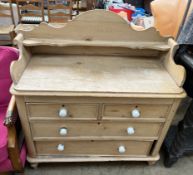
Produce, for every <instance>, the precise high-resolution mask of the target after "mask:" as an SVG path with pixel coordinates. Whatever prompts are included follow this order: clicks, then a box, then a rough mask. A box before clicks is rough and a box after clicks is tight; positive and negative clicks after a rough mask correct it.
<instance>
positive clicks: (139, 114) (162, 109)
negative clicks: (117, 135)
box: [102, 104, 170, 118]
mask: <svg viewBox="0 0 193 175" xmlns="http://www.w3.org/2000/svg"><path fill="white" fill-rule="evenodd" d="M169 109H170V106H169V105H153V104H149V105H148V104H147V105H146V104H141V105H140V104H139V105H130V104H104V105H103V111H102V116H103V118H111V117H119V118H165V117H166V115H167V113H168V112H169Z"/></svg>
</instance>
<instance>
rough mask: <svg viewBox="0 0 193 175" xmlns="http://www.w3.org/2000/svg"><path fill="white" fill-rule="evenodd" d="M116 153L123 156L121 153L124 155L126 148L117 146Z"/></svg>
mask: <svg viewBox="0 0 193 175" xmlns="http://www.w3.org/2000/svg"><path fill="white" fill-rule="evenodd" d="M118 151H119V153H121V154H123V153H125V151H126V148H125V147H124V146H122V145H121V146H119V148H118Z"/></svg>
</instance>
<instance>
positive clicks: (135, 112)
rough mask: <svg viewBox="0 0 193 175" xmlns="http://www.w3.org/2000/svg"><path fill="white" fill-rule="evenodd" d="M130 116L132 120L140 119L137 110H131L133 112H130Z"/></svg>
mask: <svg viewBox="0 0 193 175" xmlns="http://www.w3.org/2000/svg"><path fill="white" fill-rule="evenodd" d="M131 116H132V117H133V118H138V117H140V111H139V109H133V110H132V111H131Z"/></svg>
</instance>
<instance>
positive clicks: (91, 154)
mask: <svg viewBox="0 0 193 175" xmlns="http://www.w3.org/2000/svg"><path fill="white" fill-rule="evenodd" d="M32 27H33V28H32V29H31V30H19V31H18V35H17V37H16V42H17V44H18V47H19V49H20V53H21V59H20V60H19V61H17V62H14V64H13V65H12V67H11V75H12V79H13V82H14V84H13V86H12V88H11V92H12V94H13V95H15V97H16V102H17V106H18V111H19V114H20V119H21V123H22V127H23V130H24V134H25V138H26V143H27V148H28V158H27V159H28V161H29V162H30V163H31V165H32V166H33V167H36V166H37V165H38V163H42V162H88V161H147V162H149V164H153V163H155V162H156V161H157V160H158V159H159V150H160V147H161V145H162V142H163V140H164V138H165V135H166V133H167V131H168V128H169V127H170V124H171V121H172V119H173V116H174V115H175V112H176V110H177V108H178V106H179V104H180V102H181V99H182V98H184V97H185V96H186V94H185V92H184V90H183V88H182V85H183V82H184V79H185V69H184V68H183V67H182V66H180V65H176V64H175V62H174V60H173V55H174V53H175V51H176V47H178V46H177V44H176V42H175V41H174V40H173V39H171V38H170V39H168V38H163V37H161V36H160V35H159V33H158V32H157V31H156V30H155V29H153V28H151V29H148V30H145V31H142V32H137V31H134V30H132V29H131V28H129V26H128V24H127V22H126V21H125V20H124V19H122V18H121V17H120V16H118V15H117V14H115V13H111V12H108V11H105V10H94V11H88V12H85V13H83V14H81V15H80V16H78V17H77V18H76V19H74V20H73V21H70V22H68V23H67V24H66V25H65V26H63V27H57V28H56V27H52V26H50V25H48V24H44V23H42V24H40V25H39V26H38V27H36V26H32ZM77 29H78V30H79V32H77ZM48 128H49V129H48Z"/></svg>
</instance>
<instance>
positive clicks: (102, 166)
mask: <svg viewBox="0 0 193 175" xmlns="http://www.w3.org/2000/svg"><path fill="white" fill-rule="evenodd" d="M189 103H190V99H189V98H186V99H184V101H183V102H182V104H181V105H180V107H179V109H178V112H177V115H176V116H175V119H174V121H173V124H177V123H178V122H179V121H180V120H181V119H182V118H183V116H184V113H185V111H186V109H187V107H188V105H189ZM161 155H162V156H161V159H160V160H159V161H158V162H157V163H156V164H155V165H152V166H149V165H148V164H147V163H146V162H100V163H52V164H51V163H50V164H39V166H38V168H37V169H31V168H30V166H29V165H27V166H26V168H25V175H192V174H193V155H192V156H185V157H183V158H180V159H179V161H178V162H177V163H176V164H174V165H173V166H172V167H171V168H165V167H164V165H163V161H164V154H163V153H162V154H161Z"/></svg>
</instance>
